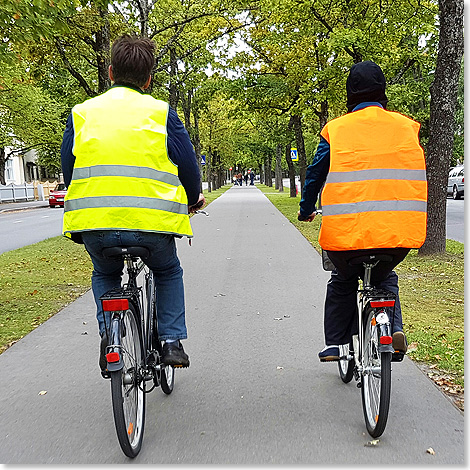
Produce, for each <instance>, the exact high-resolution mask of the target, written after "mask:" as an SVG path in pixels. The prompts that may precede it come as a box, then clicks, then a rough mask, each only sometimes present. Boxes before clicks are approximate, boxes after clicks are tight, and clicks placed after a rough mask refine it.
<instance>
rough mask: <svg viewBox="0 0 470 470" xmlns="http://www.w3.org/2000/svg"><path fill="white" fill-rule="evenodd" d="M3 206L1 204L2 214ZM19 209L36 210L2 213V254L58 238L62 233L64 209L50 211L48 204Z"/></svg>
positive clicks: (0, 242) (33, 203) (0, 230)
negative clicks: (47, 239)
mask: <svg viewBox="0 0 470 470" xmlns="http://www.w3.org/2000/svg"><path fill="white" fill-rule="evenodd" d="M2 206H3V205H2V204H0V212H1V210H2ZM5 206H7V204H5ZM17 207H27V208H34V209H35V210H17V211H9V210H5V212H2V213H0V253H4V252H6V251H10V250H15V249H16V248H21V247H23V246H26V245H31V244H33V243H37V242H40V241H42V240H45V239H46V238H51V237H57V236H59V235H60V234H61V233H62V216H63V214H64V210H63V209H62V208H55V209H49V206H48V205H47V202H46V203H44V202H43V203H42V204H38V203H37V202H30V203H25V204H23V205H19V206H17ZM11 208H12V205H10V204H8V209H11ZM12 234H14V236H12Z"/></svg>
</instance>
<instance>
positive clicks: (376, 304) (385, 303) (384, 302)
mask: <svg viewBox="0 0 470 470" xmlns="http://www.w3.org/2000/svg"><path fill="white" fill-rule="evenodd" d="M394 305H395V301H394V300H372V301H371V303H370V306H371V307H374V308H375V307H393V306H394Z"/></svg>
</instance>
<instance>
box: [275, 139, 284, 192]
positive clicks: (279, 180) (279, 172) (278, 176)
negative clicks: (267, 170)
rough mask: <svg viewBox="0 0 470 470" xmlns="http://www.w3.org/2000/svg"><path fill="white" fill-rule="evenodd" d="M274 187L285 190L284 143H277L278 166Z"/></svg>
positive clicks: (276, 167) (280, 190)
mask: <svg viewBox="0 0 470 470" xmlns="http://www.w3.org/2000/svg"><path fill="white" fill-rule="evenodd" d="M274 182H275V186H274V188H275V189H277V190H278V191H279V192H281V193H282V192H283V191H284V185H283V184H282V145H281V144H277V147H276V166H275V171H274Z"/></svg>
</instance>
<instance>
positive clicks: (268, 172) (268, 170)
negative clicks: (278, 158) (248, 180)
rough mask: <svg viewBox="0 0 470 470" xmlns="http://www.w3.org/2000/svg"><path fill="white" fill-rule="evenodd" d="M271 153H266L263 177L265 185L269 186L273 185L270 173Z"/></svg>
mask: <svg viewBox="0 0 470 470" xmlns="http://www.w3.org/2000/svg"><path fill="white" fill-rule="evenodd" d="M271 159H272V158H271V155H268V156H267V157H266V174H265V179H266V183H265V184H266V186H269V187H270V188H272V187H273V175H272V170H271Z"/></svg>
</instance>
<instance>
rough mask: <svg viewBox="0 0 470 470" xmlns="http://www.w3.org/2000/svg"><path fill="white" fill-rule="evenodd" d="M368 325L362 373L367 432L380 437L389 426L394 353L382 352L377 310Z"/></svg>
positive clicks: (367, 317)
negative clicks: (376, 316) (375, 316)
mask: <svg viewBox="0 0 470 470" xmlns="http://www.w3.org/2000/svg"><path fill="white" fill-rule="evenodd" d="M364 318H365V322H364V347H363V349H364V351H363V357H364V369H363V371H362V374H361V375H362V387H361V395H362V409H363V412H364V419H365V422H366V427H367V432H368V433H369V434H370V435H371V436H372V437H374V438H377V437H380V436H381V435H382V434H383V432H384V431H385V426H386V425H387V419H388V413H389V408H390V392H391V385H392V374H391V371H392V366H391V361H392V353H390V352H379V334H378V327H377V325H375V322H374V321H373V320H374V310H373V309H368V310H366V312H365V317H364Z"/></svg>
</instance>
